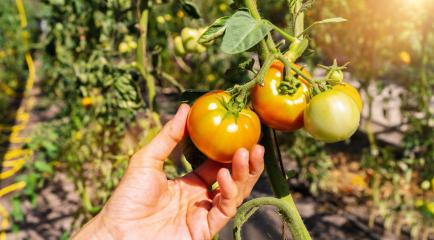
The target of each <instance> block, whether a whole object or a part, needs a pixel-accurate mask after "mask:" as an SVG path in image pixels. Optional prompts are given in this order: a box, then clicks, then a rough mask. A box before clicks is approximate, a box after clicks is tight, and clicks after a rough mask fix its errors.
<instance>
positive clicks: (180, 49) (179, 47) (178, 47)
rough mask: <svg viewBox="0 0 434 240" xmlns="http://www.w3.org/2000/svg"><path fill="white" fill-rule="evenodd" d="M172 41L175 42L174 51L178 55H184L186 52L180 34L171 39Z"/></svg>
mask: <svg viewBox="0 0 434 240" xmlns="http://www.w3.org/2000/svg"><path fill="white" fill-rule="evenodd" d="M173 43H174V44H175V53H176V54H178V55H179V56H184V55H185V53H186V52H185V48H184V44H183V43H182V38H181V37H180V36H176V37H175V38H174V39H173Z"/></svg>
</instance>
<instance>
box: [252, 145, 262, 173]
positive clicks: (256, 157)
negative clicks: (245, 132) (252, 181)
mask: <svg viewBox="0 0 434 240" xmlns="http://www.w3.org/2000/svg"><path fill="white" fill-rule="evenodd" d="M264 152H265V149H264V147H263V146H261V145H255V146H254V147H253V149H252V151H251V154H250V159H249V175H250V176H251V177H252V176H254V177H255V176H257V177H259V176H260V175H261V173H262V172H263V171H264Z"/></svg>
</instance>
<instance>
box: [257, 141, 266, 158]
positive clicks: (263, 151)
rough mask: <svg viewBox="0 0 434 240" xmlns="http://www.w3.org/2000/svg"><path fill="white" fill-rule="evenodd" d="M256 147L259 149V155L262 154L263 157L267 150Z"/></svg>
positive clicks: (262, 147)
mask: <svg viewBox="0 0 434 240" xmlns="http://www.w3.org/2000/svg"><path fill="white" fill-rule="evenodd" d="M256 147H257V148H258V151H259V153H260V154H261V156H264V153H265V148H264V146H262V145H259V144H258V145H256Z"/></svg>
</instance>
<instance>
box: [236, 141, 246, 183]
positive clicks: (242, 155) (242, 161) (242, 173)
mask: <svg viewBox="0 0 434 240" xmlns="http://www.w3.org/2000/svg"><path fill="white" fill-rule="evenodd" d="M232 175H233V177H234V180H235V181H237V182H239V183H242V182H244V181H246V180H247V178H248V177H249V152H248V151H247V150H246V149H244V148H241V149H239V150H238V151H237V152H236V153H235V155H234V159H233V160H232Z"/></svg>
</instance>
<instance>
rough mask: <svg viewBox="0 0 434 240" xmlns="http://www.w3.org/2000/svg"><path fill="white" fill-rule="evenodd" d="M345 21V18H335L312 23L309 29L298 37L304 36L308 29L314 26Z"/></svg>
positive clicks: (308, 28)
mask: <svg viewBox="0 0 434 240" xmlns="http://www.w3.org/2000/svg"><path fill="white" fill-rule="evenodd" d="M346 21H347V19H345V18H341V17H335V18H327V19H324V20H321V21H316V22H314V23H312V24H311V25H310V26H309V27H307V28H306V29H305V30H304V31H303V32H302V33H301V34H300V35H304V34H305V33H307V32H308V31H310V29H311V28H312V27H314V26H315V25H318V24H324V23H340V22H346Z"/></svg>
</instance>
